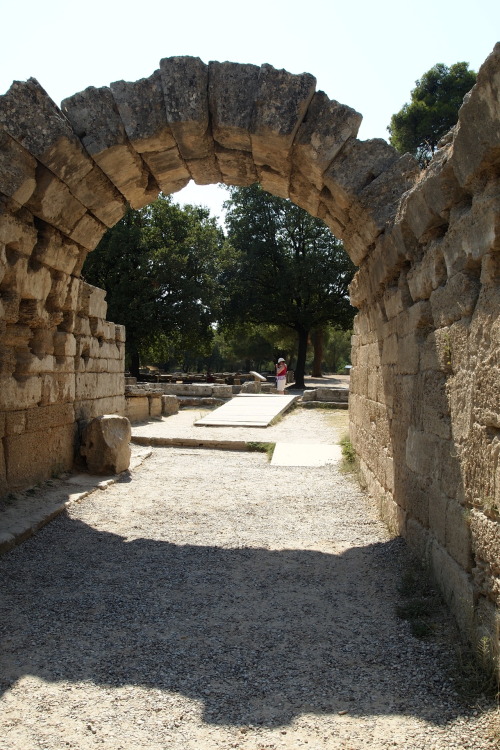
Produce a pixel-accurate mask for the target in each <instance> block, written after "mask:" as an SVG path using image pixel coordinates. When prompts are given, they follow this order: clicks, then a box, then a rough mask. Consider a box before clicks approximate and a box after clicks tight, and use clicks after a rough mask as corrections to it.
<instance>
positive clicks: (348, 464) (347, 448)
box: [340, 435, 356, 471]
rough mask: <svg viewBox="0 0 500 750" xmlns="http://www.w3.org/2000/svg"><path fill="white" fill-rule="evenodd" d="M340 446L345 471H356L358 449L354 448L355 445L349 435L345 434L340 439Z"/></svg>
mask: <svg viewBox="0 0 500 750" xmlns="http://www.w3.org/2000/svg"><path fill="white" fill-rule="evenodd" d="M340 446H341V450H342V457H343V459H344V461H343V464H344V465H343V468H344V471H354V469H355V468H356V451H355V450H354V446H353V444H352V443H351V441H350V439H349V437H348V436H347V435H345V436H344V437H343V438H342V440H341V441H340Z"/></svg>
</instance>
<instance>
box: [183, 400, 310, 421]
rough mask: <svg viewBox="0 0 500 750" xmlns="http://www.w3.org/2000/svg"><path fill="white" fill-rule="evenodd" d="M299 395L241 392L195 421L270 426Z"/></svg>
mask: <svg viewBox="0 0 500 750" xmlns="http://www.w3.org/2000/svg"><path fill="white" fill-rule="evenodd" d="M296 399H297V396H281V395H280V396H277V395H271V394H259V395H258V394H253V393H240V394H239V395H238V396H235V397H234V398H232V399H231V400H230V401H228V402H227V403H226V404H222V406H219V407H218V408H217V409H214V411H212V412H210V413H209V414H206V415H205V416H204V417H202V418H201V419H198V420H197V421H196V422H195V425H196V426H197V427H268V426H269V425H270V424H271V422H272V421H273V419H276V417H279V416H280V414H283V413H284V412H285V411H287V409H289V408H290V407H291V405H292V404H293V402H294V401H295V400H296Z"/></svg>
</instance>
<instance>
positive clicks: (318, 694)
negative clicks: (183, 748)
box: [0, 516, 457, 727]
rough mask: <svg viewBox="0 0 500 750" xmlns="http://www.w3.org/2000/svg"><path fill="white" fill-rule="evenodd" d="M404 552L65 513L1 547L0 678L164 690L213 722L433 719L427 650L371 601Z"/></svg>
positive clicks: (438, 706)
mask: <svg viewBox="0 0 500 750" xmlns="http://www.w3.org/2000/svg"><path fill="white" fill-rule="evenodd" d="M89 550H92V555H91V556H90V554H89ZM94 550H97V551H96V552H94ZM401 552H402V546H401V542H399V541H398V540H395V541H392V542H388V543H387V544H376V545H371V546H368V547H362V548H354V549H350V550H348V551H346V552H345V553H344V554H341V555H333V554H324V553H321V552H316V551H304V550H284V551H269V550H266V549H248V548H245V549H223V548H217V547H201V546H200V547H196V546H175V545H173V544H169V543H166V542H160V541H154V540H148V539H138V540H133V541H130V542H127V541H125V540H124V539H123V538H122V537H119V536H116V535H114V534H109V533H102V532H98V531H96V530H95V529H92V528H91V527H89V526H87V525H85V524H83V523H81V522H79V521H73V520H71V519H70V518H68V517H67V516H62V517H60V518H59V519H58V521H57V522H55V523H53V524H51V525H50V526H47V527H46V528H45V529H44V530H43V531H42V532H40V533H39V534H38V535H37V536H36V537H35V538H33V539H31V540H29V541H28V542H26V543H25V544H24V545H23V546H22V547H19V548H17V549H16V550H14V551H13V552H12V553H10V554H9V555H6V556H5V557H3V558H2V559H1V560H0V576H1V579H2V588H3V591H4V595H3V598H2V600H1V603H0V632H1V636H2V652H1V668H0V675H1V680H2V688H3V689H4V690H5V689H7V688H8V686H9V685H10V684H12V683H13V682H14V681H16V680H17V679H18V678H20V677H22V676H23V675H25V674H30V675H36V676H38V677H40V678H41V679H43V680H46V681H49V682H50V681H54V682H57V681H60V680H67V681H77V682H81V681H84V680H88V681H91V682H92V683H96V684H98V685H103V686H120V685H126V684H133V685H140V686H147V687H152V688H156V689H160V690H166V691H177V692H179V693H182V694H184V695H186V696H187V697H189V698H191V699H195V700H197V701H200V702H201V703H202V705H203V706H204V720H205V721H206V722H208V723H211V724H230V725H264V726H267V727H275V726H282V725H286V724H289V723H290V722H291V721H292V720H293V719H294V717H295V716H297V715H298V714H303V713H318V714H319V713H337V712H339V711H344V712H346V713H349V714H352V715H360V714H363V715H370V714H371V715H374V714H385V713H387V714H389V713H391V714H397V713H404V714H413V715H418V716H421V717H422V718H426V719H427V720H434V721H436V722H439V723H441V722H445V721H446V720H447V719H450V718H452V716H451V714H452V713H453V709H452V708H451V707H450V708H448V710H446V709H445V708H444V706H445V704H446V700H444V701H443V698H446V696H443V694H442V693H441V692H440V691H441V690H442V688H443V684H442V680H443V678H442V675H440V674H439V673H438V671H437V667H436V661H435V660H433V659H432V658H430V656H432V649H433V648H435V647H434V646H432V645H426V644H423V643H422V642H419V641H417V640H415V639H412V638H411V637H410V636H409V635H408V629H407V625H406V624H404V623H402V622H401V621H399V620H397V618H396V617H395V616H390V617H389V619H388V614H387V612H388V611H390V606H389V608H388V605H387V603H383V600H384V598H386V596H387V593H388V592H387V590H385V591H384V586H386V585H387V578H386V579H385V583H384V572H385V571H386V570H387V567H390V566H393V569H394V566H397V565H398V562H399V561H400V559H401ZM393 579H394V575H393ZM361 580H362V581H363V585H362V586H360V585H359V582H360V581H361ZM391 585H392V588H393V589H394V582H393V583H392V584H391ZM389 588H390V587H389ZM436 648H437V647H436ZM424 699H425V701H427V705H428V706H429V711H427V710H425V702H424ZM451 703H453V701H451ZM416 707H418V708H416ZM456 710H457V709H456V707H455V711H456ZM437 716H439V719H438V718H436V717H437Z"/></svg>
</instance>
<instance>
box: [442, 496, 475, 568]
mask: <svg viewBox="0 0 500 750" xmlns="http://www.w3.org/2000/svg"><path fill="white" fill-rule="evenodd" d="M445 546H446V550H447V552H448V554H450V555H451V556H452V557H453V559H454V560H455V561H456V562H457V563H458V564H459V565H460V567H462V568H463V569H464V570H466V571H467V572H469V573H470V571H471V569H472V565H471V563H472V546H471V530H470V527H469V525H468V522H467V518H466V515H465V509H464V507H463V505H460V503H457V502H456V500H449V502H448V505H447V508H446V545H445Z"/></svg>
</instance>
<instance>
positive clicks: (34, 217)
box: [0, 45, 500, 647]
mask: <svg viewBox="0 0 500 750" xmlns="http://www.w3.org/2000/svg"><path fill="white" fill-rule="evenodd" d="M315 83H316V82H315V79H314V78H313V76H311V75H310V74H308V73H303V74H301V75H291V74H290V73H287V71H284V70H276V69H275V68H273V67H272V66H270V65H262V66H260V67H258V66H254V65H243V64H236V63H230V62H225V63H219V62H211V63H209V64H208V65H206V64H205V63H203V62H202V61H201V60H200V59H199V58H189V57H172V58H167V59H164V60H161V61H160V67H159V69H158V70H157V71H155V72H154V73H153V74H152V75H151V76H150V77H149V78H145V79H142V80H140V81H136V82H135V83H129V82H125V81H117V82H115V83H112V84H110V86H109V87H102V88H99V89H96V88H93V87H90V88H88V89H86V90H85V91H83V92H80V93H78V94H75V95H74V96H72V97H69V98H68V99H66V100H65V101H64V102H63V103H62V105H61V107H60V108H59V107H58V106H57V105H56V104H55V103H54V102H53V101H52V100H51V99H50V98H49V97H48V96H47V94H46V92H45V91H44V90H43V88H42V87H41V86H40V84H39V83H38V82H37V81H36V80H35V79H30V80H29V81H27V82H14V83H13V84H12V86H11V88H10V89H9V91H8V92H7V93H6V94H5V95H4V96H0V492H1V493H5V492H8V491H9V490H11V489H13V488H16V487H19V486H28V485H29V484H32V483H33V482H35V481H39V480H40V479H45V478H47V477H50V476H51V474H52V473H55V472H58V471H60V470H63V469H67V468H69V467H70V466H71V463H72V459H73V456H74V455H75V450H76V449H77V447H78V439H79V438H78V435H79V432H80V430H81V428H82V426H83V424H84V422H85V420H87V419H88V418H90V417H93V416H98V415H100V414H103V413H121V414H123V413H124V410H125V401H124V390H125V388H124V378H123V367H124V359H123V357H124V340H125V334H124V331H123V328H121V327H120V326H115V325H114V324H113V323H109V322H107V321H106V320H105V316H106V303H105V300H104V296H103V292H101V291H100V290H97V289H95V288H92V287H90V286H89V285H87V284H86V283H85V282H84V281H83V280H82V279H81V275H80V274H81V269H82V265H83V262H84V259H85V257H86V255H87V253H88V252H90V251H92V250H93V249H94V248H95V247H96V245H97V243H98V242H99V240H100V238H101V237H102V236H103V234H104V233H105V231H106V229H107V228H108V227H112V226H113V225H114V224H116V222H117V221H118V220H119V219H120V218H121V217H122V216H123V214H124V212H125V210H126V206H127V204H130V205H131V206H132V207H134V208H139V207H141V206H144V205H147V204H148V203H149V202H150V201H151V200H152V199H154V198H156V196H157V195H158V193H159V192H160V191H163V192H164V193H171V192H175V191H176V190H179V189H180V188H181V187H183V186H184V185H186V184H187V182H189V180H190V179H193V180H195V182H197V183H198V184H210V183H214V182H215V183H217V182H223V183H225V184H227V185H250V184H252V183H254V182H256V181H259V182H260V183H261V185H262V186H263V187H264V188H265V189H266V190H268V191H269V192H271V193H273V194H275V195H279V196H282V197H285V198H290V199H291V200H292V201H294V202H295V203H297V205H299V206H301V207H302V208H304V209H306V210H307V211H309V212H310V213H311V214H312V215H313V216H316V217H319V218H321V219H323V220H324V221H325V223H326V224H327V225H328V226H329V227H330V229H331V230H332V231H333V233H334V234H335V235H336V236H337V237H339V238H340V239H342V240H343V241H344V246H345V248H346V251H347V252H348V253H349V255H350V257H351V258H352V260H353V261H354V263H355V264H356V265H357V266H358V267H359V270H358V272H357V274H356V277H355V279H354V281H353V283H352V285H351V300H352V303H353V304H354V305H355V306H356V307H357V308H358V309H359V314H358V316H357V319H356V325H355V336H354V340H353V368H352V371H351V383H350V391H351V396H350V412H351V434H352V440H353V442H354V445H355V448H356V450H357V452H358V455H359V457H360V462H361V468H362V472H363V474H364V476H365V478H366V482H367V484H368V487H369V489H370V491H371V492H372V493H373V495H374V496H375V497H377V498H378V501H379V504H380V508H381V511H382V513H383V515H384V517H385V518H386V520H387V521H388V523H389V524H390V525H391V526H393V527H394V529H395V530H397V531H398V532H400V533H402V534H403V535H404V536H405V537H406V538H407V539H408V541H409V542H410V543H411V544H412V545H413V546H414V547H415V548H416V549H417V550H418V551H419V553H420V555H421V556H422V557H423V558H424V559H425V560H426V561H427V562H428V563H429V565H430V567H431V568H432V570H433V572H434V575H435V576H436V578H437V579H438V581H439V582H440V585H441V589H442V591H443V592H444V594H445V596H446V599H447V601H448V602H449V604H450V606H451V608H452V609H453V611H454V612H455V614H456V616H457V619H458V621H459V623H460V625H461V627H462V630H463V632H464V633H465V634H466V635H467V636H469V637H472V638H476V637H479V636H480V635H481V634H482V633H487V634H488V638H489V639H490V641H489V642H490V643H491V644H492V645H494V646H495V647H496V644H497V642H498V625H497V617H498V611H499V603H500V601H499V600H500V557H499V549H500V546H499V544H498V541H499V539H500V526H499V523H500V464H499V460H498V457H499V453H500V403H499V398H500V397H499V393H500V388H499V385H500V384H499V368H500V363H499V351H500V346H499V345H500V324H499V317H498V311H499V301H500V300H499V296H498V295H499V286H500V284H499V280H500V261H499V257H500V241H499V231H500V230H499V221H500V219H499V216H500V211H499V208H500V205H499V202H500V184H499V178H500V45H497V46H496V47H495V50H494V51H493V53H492V55H490V57H489V58H488V59H487V60H486V62H485V63H484V65H483V66H482V68H481V70H480V72H479V76H478V81H477V84H476V86H475V87H474V89H473V90H472V92H471V93H470V94H469V95H468V96H467V97H466V100H465V101H464V105H463V107H462V108H461V111H460V117H459V123H458V125H457V127H456V128H455V129H454V131H453V132H451V133H450V134H449V136H448V137H447V138H446V139H445V140H444V142H443V143H442V144H441V148H440V150H439V151H438V153H437V154H436V156H435V158H434V159H433V161H432V162H431V164H430V166H429V167H428V168H427V169H426V170H425V171H424V172H421V171H420V169H419V167H418V165H417V163H416V162H415V160H414V159H413V158H412V157H411V156H409V155H408V154H406V155H404V156H401V155H399V154H398V153H396V151H395V150H394V149H393V148H391V146H389V145H388V144H387V143H386V142H385V141H383V140H381V139H374V140H369V141H359V140H358V139H357V137H356V136H357V131H358V128H359V124H360V121H361V115H359V114H358V113H357V112H355V111H354V110H353V109H351V108H350V107H348V106H346V105H343V104H340V103H339V102H336V101H334V100H330V99H329V98H328V97H327V96H326V94H324V92H321V91H316V90H315Z"/></svg>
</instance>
